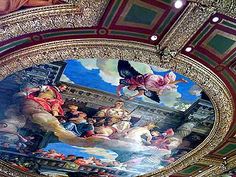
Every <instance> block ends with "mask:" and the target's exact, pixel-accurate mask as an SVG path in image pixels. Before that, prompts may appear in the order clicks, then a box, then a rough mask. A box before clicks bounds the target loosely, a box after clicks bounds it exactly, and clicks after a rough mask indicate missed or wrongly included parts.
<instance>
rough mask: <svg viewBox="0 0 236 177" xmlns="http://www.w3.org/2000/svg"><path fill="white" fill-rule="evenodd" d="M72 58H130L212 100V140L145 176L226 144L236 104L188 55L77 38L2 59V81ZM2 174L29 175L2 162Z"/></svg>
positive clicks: (174, 167)
mask: <svg viewBox="0 0 236 177" xmlns="http://www.w3.org/2000/svg"><path fill="white" fill-rule="evenodd" d="M70 58H76V59H79V58H99V59H126V60H132V61H138V62H143V63H147V64H151V65H158V66H161V67H164V68H168V69H171V70H173V71H176V72H178V73H180V74H183V75H185V76H186V77H189V78H190V79H192V80H193V81H195V82H196V83H197V84H198V85H200V86H201V87H202V88H203V89H204V90H205V92H206V93H207V94H208V96H209V97H210V99H211V101H212V103H213V106H214V109H215V116H216V117H215V123H214V126H213V129H212V130H211V132H210V134H209V135H208V137H207V138H206V139H205V140H204V141H203V142H202V143H201V144H200V145H199V146H197V148H195V149H194V150H192V151H191V152H189V153H188V154H186V155H185V156H183V157H181V158H180V159H178V160H176V161H175V162H174V163H173V164H170V165H169V166H167V167H165V168H163V169H161V170H159V171H155V172H153V173H149V174H146V175H144V176H169V175H171V174H173V173H176V172H178V171H180V170H181V169H183V168H185V167H187V166H189V165H191V164H193V163H195V162H197V161H199V160H200V159H201V158H202V157H203V156H205V155H207V154H208V153H209V152H210V151H212V150H213V149H214V148H216V147H217V145H219V143H220V142H222V141H223V139H224V137H225V136H226V134H227V132H228V130H229V128H230V125H231V122H232V120H233V110H234V105H233V99H232V96H231V94H230V92H229V90H228V88H227V86H226V85H225V84H224V82H223V81H222V80H221V79H220V78H218V77H217V76H216V75H215V74H214V73H213V72H212V71H211V70H209V69H208V68H206V67H205V66H203V65H202V64H200V63H198V62H196V61H194V60H193V59H191V58H189V57H186V56H184V55H181V54H178V55H177V56H176V57H174V58H169V59H165V60H161V59H160V58H159V55H158V54H157V51H156V48H155V46H152V45H148V44H143V43H138V42H127V41H122V40H108V39H85V40H78V39H74V40H62V41H54V42H49V43H45V44H40V45H35V46H32V47H29V48H25V49H22V50H18V51H16V52H13V53H11V54H9V55H6V56H4V57H2V58H0V67H1V73H0V79H3V78H4V77H6V76H7V75H9V74H11V73H13V72H16V71H18V70H21V69H24V68H27V67H30V66H33V65H37V64H42V63H48V62H52V61H59V60H65V59H70ZM9 171H10V172H9ZM0 173H3V174H7V175H10V176H17V175H18V176H26V174H25V173H20V172H19V171H14V170H13V168H12V167H10V166H9V165H6V163H4V162H1V163H0ZM16 174H17V175H16ZM27 176H31V174H27ZM32 176H34V175H32Z"/></svg>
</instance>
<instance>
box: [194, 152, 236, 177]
mask: <svg viewBox="0 0 236 177" xmlns="http://www.w3.org/2000/svg"><path fill="white" fill-rule="evenodd" d="M233 168H236V156H233V157H231V158H229V159H225V160H222V162H221V163H220V164H218V165H214V166H212V167H211V168H209V169H208V170H206V171H204V172H203V173H201V174H199V175H197V177H214V176H219V175H220V174H222V173H224V172H227V171H229V170H230V169H233Z"/></svg>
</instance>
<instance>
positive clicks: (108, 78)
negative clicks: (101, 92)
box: [99, 70, 120, 86]
mask: <svg viewBox="0 0 236 177" xmlns="http://www.w3.org/2000/svg"><path fill="white" fill-rule="evenodd" d="M99 76H100V77H101V78H102V80H103V81H105V82H107V83H110V84H111V85H115V86H117V85H119V80H120V78H119V77H117V76H115V75H111V74H110V75H109V74H107V73H106V72H103V71H102V70H100V72H99Z"/></svg>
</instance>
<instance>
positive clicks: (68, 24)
mask: <svg viewBox="0 0 236 177" xmlns="http://www.w3.org/2000/svg"><path fill="white" fill-rule="evenodd" d="M107 2H108V1H107V0H90V1H86V0H80V1H78V2H77V3H76V5H72V4H64V5H53V6H47V7H38V8H30V9H26V10H23V11H17V12H15V13H12V14H9V15H5V16H1V17H0V41H4V40H7V39H10V38H13V37H17V36H20V35H23V34H27V33H34V32H39V31H45V30H51V29H57V28H60V29H63V28H78V27H91V26H96V25H97V23H98V21H99V19H100V17H101V15H102V14H103V12H104V10H105V8H106V5H107Z"/></svg>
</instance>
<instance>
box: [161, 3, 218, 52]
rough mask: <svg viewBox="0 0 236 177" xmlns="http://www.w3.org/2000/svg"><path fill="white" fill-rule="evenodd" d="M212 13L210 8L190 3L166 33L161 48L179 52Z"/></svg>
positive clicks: (212, 9)
mask: <svg viewBox="0 0 236 177" xmlns="http://www.w3.org/2000/svg"><path fill="white" fill-rule="evenodd" d="M213 12H214V8H212V7H203V6H201V5H199V4H197V3H195V2H190V3H189V5H188V7H187V8H186V10H185V12H184V14H183V15H182V16H181V17H180V19H179V20H178V22H177V23H176V24H175V25H174V27H173V28H172V29H170V30H169V31H168V33H167V34H166V35H165V37H164V38H163V39H162V41H161V42H160V44H161V45H162V46H163V47H165V46H168V48H169V49H171V50H173V51H179V50H180V49H181V48H182V47H183V46H184V44H185V43H186V42H187V41H188V40H189V39H190V37H191V36H192V35H193V34H194V33H196V31H197V29H199V28H200V27H201V26H202V24H203V23H204V22H205V21H206V20H207V19H208V18H209V17H210V15H211V14H212V13H213Z"/></svg>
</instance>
